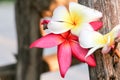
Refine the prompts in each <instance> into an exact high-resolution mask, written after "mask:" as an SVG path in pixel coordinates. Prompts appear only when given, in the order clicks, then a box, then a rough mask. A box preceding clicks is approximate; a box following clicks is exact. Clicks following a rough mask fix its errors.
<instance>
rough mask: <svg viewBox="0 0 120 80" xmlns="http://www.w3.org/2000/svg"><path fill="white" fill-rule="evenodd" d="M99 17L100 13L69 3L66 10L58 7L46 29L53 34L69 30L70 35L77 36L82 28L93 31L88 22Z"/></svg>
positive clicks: (63, 7)
mask: <svg viewBox="0 0 120 80" xmlns="http://www.w3.org/2000/svg"><path fill="white" fill-rule="evenodd" d="M101 17H102V13H101V12H99V11H97V10H94V9H91V8H89V7H86V6H83V5H80V4H78V3H75V2H70V3H69V6H68V8H67V7H65V6H59V7H57V8H56V9H55V10H54V12H53V16H52V18H51V21H50V23H49V24H48V29H49V30H51V32H52V33H55V34H60V33H63V32H66V31H69V30H71V32H72V34H74V35H77V36H78V35H79V33H80V31H81V29H83V28H85V29H89V30H93V28H92V27H91V25H90V24H89V22H92V21H97V20H99V19H100V18H101Z"/></svg>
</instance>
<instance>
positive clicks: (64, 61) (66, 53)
mask: <svg viewBox="0 0 120 80" xmlns="http://www.w3.org/2000/svg"><path fill="white" fill-rule="evenodd" d="M71 58H72V54H71V48H70V45H69V42H67V41H65V42H64V43H62V44H60V45H59V46H58V63H59V68H60V74H61V76H62V77H64V76H65V74H66V72H67V70H68V68H69V67H70V65H71Z"/></svg>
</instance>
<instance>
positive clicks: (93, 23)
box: [30, 2, 120, 77]
mask: <svg viewBox="0 0 120 80" xmlns="http://www.w3.org/2000/svg"><path fill="white" fill-rule="evenodd" d="M101 17H102V13H101V12H99V11H97V10H94V9H91V8H89V7H86V6H83V5H80V4H78V3H74V2H70V3H69V7H67V8H66V7H65V6H59V7H57V8H56V9H55V10H54V12H53V16H52V18H51V19H50V20H44V21H43V22H42V23H43V24H47V28H48V29H49V30H50V31H51V33H49V34H47V35H45V36H43V37H42V38H40V39H38V40H36V41H34V42H33V43H32V44H31V45H30V48H33V47H37V48H50V47H54V46H57V48H58V50H57V55H58V63H59V68H60V73H61V76H62V77H64V76H65V73H66V72H67V70H68V68H69V67H70V65H71V60H72V59H71V58H72V56H74V57H75V58H77V59H78V60H79V61H81V62H84V63H87V64H88V65H89V66H96V62H95V59H94V56H93V54H92V53H93V52H94V51H95V50H97V49H99V48H102V47H103V49H102V53H108V51H109V50H110V49H111V48H113V45H114V40H115V38H117V37H119V35H120V25H117V26H116V27H115V28H114V29H113V30H112V31H111V32H109V33H107V34H105V35H102V34H101V33H99V32H97V30H99V29H100V28H101V27H102V22H101V21H99V20H100V18H101ZM88 48H90V49H88Z"/></svg>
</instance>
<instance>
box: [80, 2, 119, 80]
mask: <svg viewBox="0 0 120 80" xmlns="http://www.w3.org/2000/svg"><path fill="white" fill-rule="evenodd" d="M79 2H81V3H84V4H86V5H88V6H90V7H93V8H96V9H98V10H99V11H101V12H102V13H103V19H102V21H103V23H104V26H103V29H102V30H101V32H102V33H103V34H105V33H107V32H108V31H110V30H111V29H112V28H113V27H114V26H115V25H117V24H118V23H120V12H119V11H120V0H87V1H86V0H79ZM117 48H118V49H119V48H120V46H119V45H118V46H117ZM94 55H95V58H96V62H97V66H96V67H94V68H93V67H89V74H90V80H120V59H119V58H118V56H117V55H116V54H115V53H114V52H113V51H110V52H109V53H108V54H102V53H101V50H97V51H96V52H95V53H94Z"/></svg>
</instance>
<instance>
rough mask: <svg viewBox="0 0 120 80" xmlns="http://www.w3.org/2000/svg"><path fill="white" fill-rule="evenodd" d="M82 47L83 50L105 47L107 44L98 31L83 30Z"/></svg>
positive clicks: (80, 40)
mask: <svg viewBox="0 0 120 80" xmlns="http://www.w3.org/2000/svg"><path fill="white" fill-rule="evenodd" d="M79 42H80V45H81V46H82V47H83V48H91V47H96V46H103V45H104V44H106V43H105V41H104V38H103V35H102V34H100V33H99V32H96V31H90V30H82V31H81V33H80V36H79Z"/></svg>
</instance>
